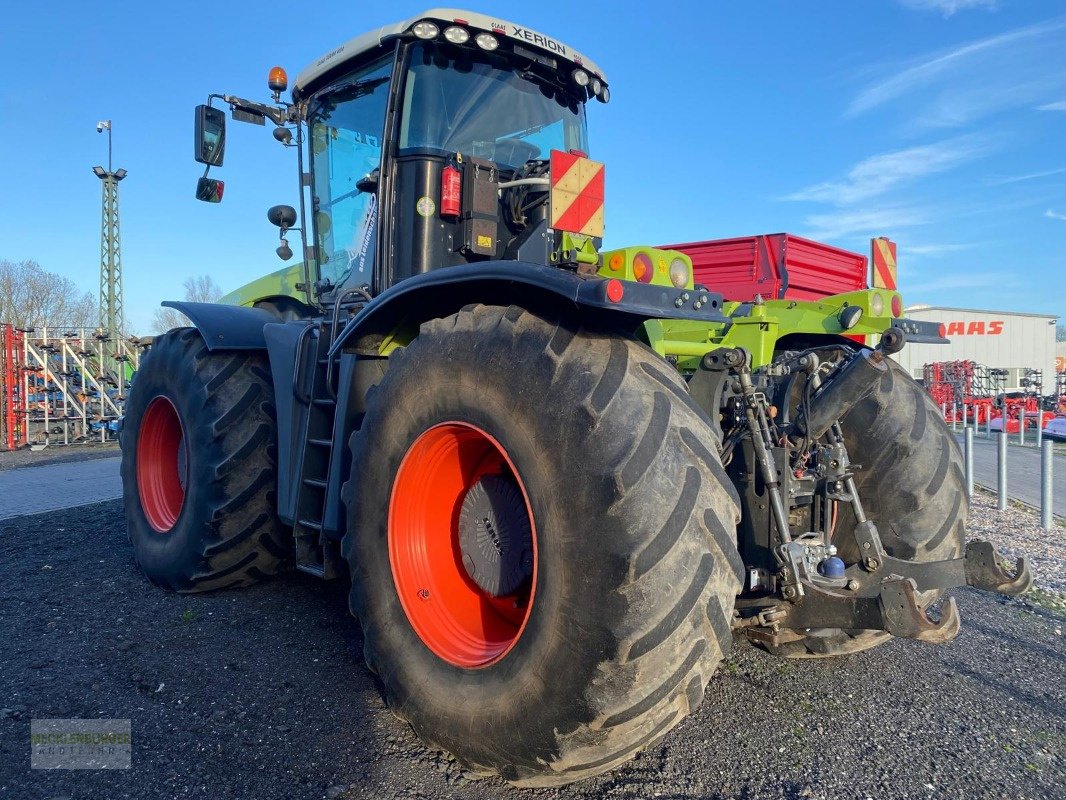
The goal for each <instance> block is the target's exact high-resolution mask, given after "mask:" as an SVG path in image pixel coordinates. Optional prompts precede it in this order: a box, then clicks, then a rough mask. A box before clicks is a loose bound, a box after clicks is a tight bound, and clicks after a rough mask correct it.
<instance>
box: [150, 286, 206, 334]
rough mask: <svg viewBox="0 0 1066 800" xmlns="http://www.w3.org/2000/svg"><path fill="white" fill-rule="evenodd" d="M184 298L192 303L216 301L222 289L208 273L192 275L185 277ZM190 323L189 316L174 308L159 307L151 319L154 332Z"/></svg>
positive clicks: (161, 331) (164, 331)
mask: <svg viewBox="0 0 1066 800" xmlns="http://www.w3.org/2000/svg"><path fill="white" fill-rule="evenodd" d="M184 286H185V299H186V300H188V301H189V302H192V303H217V302H218V299H219V298H220V297H222V289H221V288H220V287H219V285H218V284H217V283H215V279H214V278H212V277H211V276H210V275H194V276H192V277H189V278H186V279H185V284H184ZM189 324H191V323H190V322H189V318H188V317H186V316H185V315H184V314H182V313H181V312H180V311H178V310H177V309H174V308H160V309H157V310H156V312H155V317H154V318H153V319H152V329H153V330H154V331H155V332H156V333H166V332H167V331H169V330H172V329H174V328H183V327H185V326H186V325H189Z"/></svg>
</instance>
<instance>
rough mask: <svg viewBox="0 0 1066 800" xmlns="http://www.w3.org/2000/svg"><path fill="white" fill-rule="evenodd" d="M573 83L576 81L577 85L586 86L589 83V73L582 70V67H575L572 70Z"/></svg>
mask: <svg viewBox="0 0 1066 800" xmlns="http://www.w3.org/2000/svg"><path fill="white" fill-rule="evenodd" d="M574 83H576V84H577V85H578V86H588V85H589V74H588V73H587V72H585V70H583V69H580V68H579V69H575V70H574Z"/></svg>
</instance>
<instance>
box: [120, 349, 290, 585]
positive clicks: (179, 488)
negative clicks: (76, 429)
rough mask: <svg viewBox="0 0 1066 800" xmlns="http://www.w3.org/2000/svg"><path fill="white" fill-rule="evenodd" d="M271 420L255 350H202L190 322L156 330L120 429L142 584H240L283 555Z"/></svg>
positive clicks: (276, 564)
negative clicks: (188, 325)
mask: <svg viewBox="0 0 1066 800" xmlns="http://www.w3.org/2000/svg"><path fill="white" fill-rule="evenodd" d="M276 429H277V425H276V422H275V418H274V403H273V389H272V383H271V377H270V369H269V366H268V364H267V360H266V356H265V355H264V354H263V353H260V352H256V351H236V352H233V351H229V352H218V353H212V352H210V351H209V350H208V349H207V345H206V344H205V343H204V339H203V337H202V336H201V335H200V333H199V332H198V331H196V330H195V329H194V328H178V329H175V330H172V331H170V332H169V333H166V334H163V335H162V336H158V337H156V339H155V342H154V343H153V345H152V349H151V350H150V351H149V352H148V353H147V354H146V355H145V357H144V359H143V361H142V362H141V366H140V369H139V370H138V371H137V375H136V378H135V380H134V382H133V387H132V388H131V390H130V396H129V399H128V401H127V403H126V416H125V419H124V421H123V426H122V432H121V434H120V437H119V438H120V443H121V446H122V487H123V495H124V498H125V506H126V523H127V527H128V530H129V537H130V542H131V543H132V544H133V553H134V558H135V559H136V561H137V565H138V566H139V567H140V568H141V569H142V570H143V571H144V574H145V575H146V576H147V577H148V579H149V580H150V581H151V582H152V583H154V584H156V585H157V586H161V587H163V588H166V589H172V590H175V591H179V592H204V591H210V590H213V589H223V588H228V587H231V586H246V585H248V584H251V583H254V582H256V581H258V580H260V579H261V578H264V577H267V576H269V575H273V574H275V573H277V572H279V571H281V570H282V569H284V568H286V567H287V566H288V565H289V564H290V563H291V562H290V551H291V545H290V542H291V536H290V534H289V533H288V532H287V531H286V530H285V529H284V528H283V527H282V526H281V524H280V522H279V520H278V518H277V505H276V503H277V500H276V494H277V455H276V439H277V430H276Z"/></svg>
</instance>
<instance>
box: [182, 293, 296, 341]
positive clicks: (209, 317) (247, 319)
mask: <svg viewBox="0 0 1066 800" xmlns="http://www.w3.org/2000/svg"><path fill="white" fill-rule="evenodd" d="M163 305H164V306H167V307H168V308H173V309H175V310H177V311H180V312H181V313H182V314H184V315H185V316H187V317H188V318H189V319H190V320H192V324H193V325H195V326H196V329H197V330H198V331H200V334H201V335H202V336H203V337H204V342H205V343H206V344H207V349H208V350H212V351H214V350H265V349H266V339H265V338H264V337H263V326H264V325H268V324H270V323H272V322H277V321H278V318H277V316H275V315H274V314H271V313H270V312H269V311H266V310H264V309H261V308H246V307H244V306H229V305H222V304H220V303H188V302H184V301H180V300H164V301H163Z"/></svg>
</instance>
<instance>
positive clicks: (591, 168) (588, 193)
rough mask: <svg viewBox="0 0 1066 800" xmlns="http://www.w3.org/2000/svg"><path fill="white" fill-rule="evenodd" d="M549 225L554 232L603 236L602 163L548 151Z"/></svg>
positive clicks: (569, 154) (570, 154) (559, 151)
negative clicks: (549, 169)
mask: <svg viewBox="0 0 1066 800" xmlns="http://www.w3.org/2000/svg"><path fill="white" fill-rule="evenodd" d="M548 218H549V219H550V220H551V227H553V228H555V230H558V231H569V232H570V233H580V234H583V235H585V236H599V237H602V236H603V164H601V163H600V162H598V161H592V160H590V159H588V158H583V157H581V156H577V155H574V154H573V153H564V152H562V151H561V150H552V152H551V195H550V200H549V214H548Z"/></svg>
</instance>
